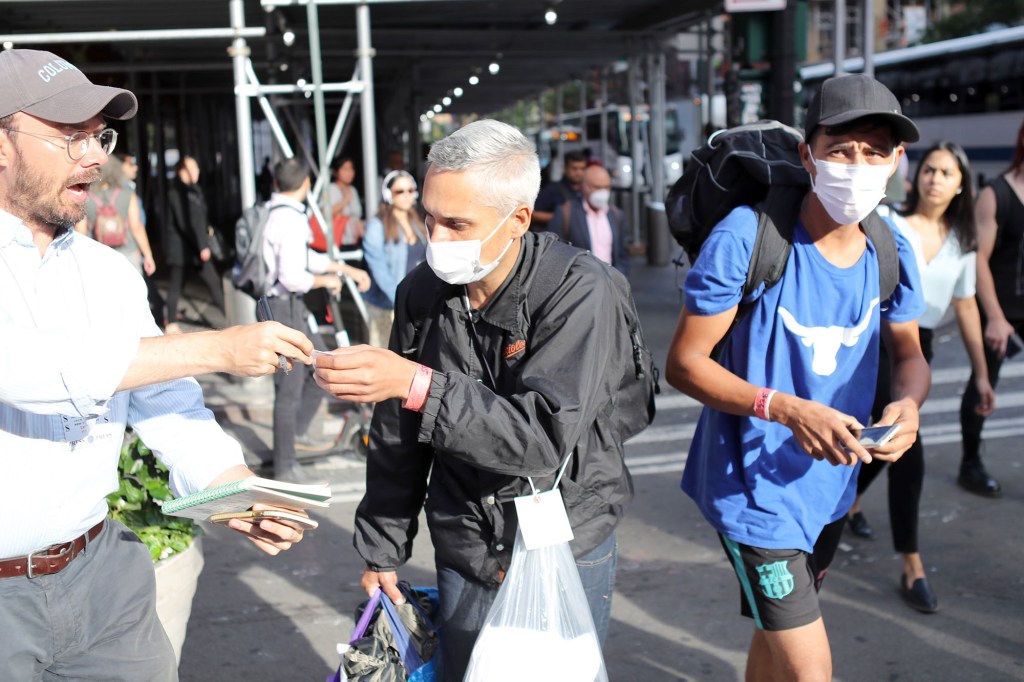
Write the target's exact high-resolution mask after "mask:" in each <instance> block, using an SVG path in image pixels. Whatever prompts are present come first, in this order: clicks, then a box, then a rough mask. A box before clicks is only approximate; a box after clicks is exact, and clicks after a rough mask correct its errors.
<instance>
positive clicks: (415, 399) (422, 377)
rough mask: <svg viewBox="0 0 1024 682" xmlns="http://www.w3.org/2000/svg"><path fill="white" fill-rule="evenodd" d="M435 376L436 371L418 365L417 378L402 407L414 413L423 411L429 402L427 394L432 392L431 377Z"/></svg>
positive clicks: (414, 378)
mask: <svg viewBox="0 0 1024 682" xmlns="http://www.w3.org/2000/svg"><path fill="white" fill-rule="evenodd" d="M433 375H434V370H432V369H430V368H429V367H427V366H426V365H418V366H417V367H416V376H414V377H413V378H412V384H411V385H410V386H409V396H408V397H407V398H406V399H405V402H403V403H402V407H404V408H405V409H407V410H412V411H413V412H419V411H420V410H422V409H423V405H424V403H426V402H427V394H428V393H429V392H430V377H432V376H433Z"/></svg>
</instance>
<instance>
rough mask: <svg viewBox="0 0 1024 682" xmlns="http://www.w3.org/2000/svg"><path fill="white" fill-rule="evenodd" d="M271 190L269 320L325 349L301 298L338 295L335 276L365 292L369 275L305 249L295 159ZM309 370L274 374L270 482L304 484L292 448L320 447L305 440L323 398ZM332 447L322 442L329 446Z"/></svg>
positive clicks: (277, 174)
mask: <svg viewBox="0 0 1024 682" xmlns="http://www.w3.org/2000/svg"><path fill="white" fill-rule="evenodd" d="M274 184H275V185H276V186H277V191H276V192H274V193H273V194H272V195H271V196H270V201H269V202H268V203H267V206H268V207H269V208H270V218H269V219H268V220H267V225H266V228H265V231H264V237H263V239H264V243H263V257H264V258H265V259H266V261H267V281H268V282H274V285H273V286H272V287H271V288H270V291H269V292H268V294H267V298H268V302H269V303H270V310H271V312H272V313H273V314H274V319H275V320H277V321H278V322H280V323H282V324H285V325H287V326H289V327H291V328H292V329H297V330H299V331H300V332H302V333H303V334H305V335H306V336H308V337H309V338H311V339H313V345H314V346H315V347H316V348H317V349H318V350H323V351H326V350H327V346H326V345H325V344H324V342H323V339H321V338H320V335H319V334H314V333H313V331H312V329H311V328H310V325H309V317H310V312H309V309H308V308H307V307H306V302H305V300H304V299H303V296H304V295H305V294H306V293H307V292H308V291H309V290H310V289H319V288H324V289H328V290H330V292H331V295H334V296H336V295H337V294H338V292H339V291H340V290H341V278H340V277H339V275H340V274H346V275H348V276H349V277H352V279H354V280H355V281H356V284H357V285H358V287H359V289H360V291H366V290H367V289H369V288H370V276H369V275H368V274H367V273H366V272H365V271H363V270H359V269H357V268H353V267H351V266H348V265H345V264H344V263H342V262H341V261H333V260H331V259H330V257H328V256H327V255H326V254H323V253H318V252H316V251H314V250H312V249H310V248H309V246H308V242H309V238H310V231H309V219H308V218H307V217H306V205H305V201H306V196H307V195H308V194H309V187H310V181H309V171H308V170H307V169H306V167H305V166H303V165H302V163H300V162H299V161H298V160H297V159H294V158H293V159H285V160H284V161H281V162H279V163H278V164H277V165H276V166H274ZM325 397H326V396H325V394H324V392H323V391H321V390H320V389H319V388H318V387H317V385H316V381H315V380H314V378H313V371H312V369H311V368H306V367H302V368H298V370H297V371H295V372H290V373H285V372H281V373H278V374H275V375H274V477H275V478H278V479H280V480H287V481H297V482H301V481H303V480H304V479H305V476H304V475H303V473H302V470H301V468H300V467H299V464H298V460H297V458H296V456H295V448H296V444H298V445H299V446H300V447H303V448H305V449H317V448H318V447H321V445H320V444H318V443H316V442H315V439H312V438H310V436H308V435H307V431H308V430H309V426H310V424H311V423H312V422H313V418H314V417H315V416H316V412H317V409H318V408H319V407H320V403H321V402H322V401H323V399H324V398H325ZM332 444H333V443H327V444H326V446H327V447H329V446H330V445H332Z"/></svg>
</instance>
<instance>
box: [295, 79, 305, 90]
mask: <svg viewBox="0 0 1024 682" xmlns="http://www.w3.org/2000/svg"><path fill="white" fill-rule="evenodd" d="M295 84H296V85H298V86H299V87H300V88H304V87H306V79H305V78H300V79H299V80H297V81H295Z"/></svg>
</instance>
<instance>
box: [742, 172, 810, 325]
mask: <svg viewBox="0 0 1024 682" xmlns="http://www.w3.org/2000/svg"><path fill="white" fill-rule="evenodd" d="M806 193H807V190H806V188H804V187H788V186H787V187H777V188H774V189H773V190H772V191H771V192H769V194H768V198H767V199H765V200H764V201H762V202H761V203H760V204H758V205H757V206H755V207H754V210H755V212H756V213H757V236H756V237H755V238H754V251H753V253H751V254H750V265H749V266H748V267H747V281H746V283H745V284H744V285H743V297H744V298H746V297H747V296H749V295H750V294H752V293H754V292H755V291H756V290H757V288H758V286H760V285H761V284H764V288H765V289H768V288H771V287H773V286H775V285H776V284H778V282H779V280H780V279H782V275H783V273H785V272H786V263H787V262H788V261H789V253H790V251H791V250H792V249H793V227H794V226H795V225H796V221H797V218H798V217H799V215H800V204H801V202H802V201H803V198H804V195H805V194H806ZM751 303H752V302H751ZM749 305H750V303H747V304H746V306H747V307H748V308H749ZM743 308H744V304H741V311H742V312H744V313H745V312H746V311H745V310H743ZM737 317H739V315H737Z"/></svg>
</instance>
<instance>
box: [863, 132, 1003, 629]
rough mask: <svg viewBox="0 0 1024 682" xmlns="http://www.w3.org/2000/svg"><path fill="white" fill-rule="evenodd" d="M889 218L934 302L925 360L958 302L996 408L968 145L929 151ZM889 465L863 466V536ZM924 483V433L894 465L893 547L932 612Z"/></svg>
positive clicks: (904, 586)
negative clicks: (873, 490) (922, 524)
mask: <svg viewBox="0 0 1024 682" xmlns="http://www.w3.org/2000/svg"><path fill="white" fill-rule="evenodd" d="M880 212H881V209H880ZM889 219H890V221H891V222H892V223H893V224H894V225H895V226H896V229H898V230H899V231H900V232H902V233H903V235H904V236H905V237H906V238H907V241H909V242H910V244H911V246H912V247H913V249H914V254H915V256H916V257H917V268H918V270H919V271H920V273H921V289H922V291H923V293H924V298H925V303H926V305H927V308H926V310H925V313H924V315H922V316H921V318H920V319H919V320H918V325H919V329H920V334H921V350H922V351H923V352H924V356H925V359H927V360H928V362H929V363H930V362H931V360H932V338H933V336H934V329H935V327H936V326H937V325H938V324H939V321H940V320H941V319H942V317H943V315H945V314H946V310H948V309H949V307H950V305H951V304H952V306H953V312H954V313H955V314H956V320H957V324H958V325H959V327H960V336H961V338H962V339H963V342H964V346H965V348H966V349H967V355H968V356H969V357H970V360H971V367H972V368H973V370H974V373H973V375H972V376H973V379H972V384H971V385H972V386H973V387H974V390H975V391H976V393H977V395H978V396H979V401H978V405H977V410H978V414H986V415H987V414H989V413H991V412H992V408H993V405H994V400H995V398H994V393H993V390H992V386H991V385H990V383H989V374H988V370H987V367H986V364H985V351H984V348H983V346H984V343H983V338H982V331H981V330H982V326H981V318H980V315H979V313H978V303H977V301H976V300H975V297H974V294H975V260H976V258H975V254H974V250H975V249H976V248H977V231H976V230H975V224H974V200H973V192H972V190H971V171H970V166H969V164H968V162H967V155H966V154H965V153H964V150H963V149H962V148H961V147H960V146H959V145H957V144H955V143H953V142H939V143H938V144H936V145H934V146H933V147H931V148H930V149H928V150H927V151H926V152H925V153H924V156H922V157H921V163H920V165H918V167H917V172H916V173H915V175H914V182H913V185H912V186H911V188H910V194H909V196H908V197H907V204H906V210H905V212H904V214H903V215H899V214H897V213H892V214H890V216H889ZM881 355H882V357H880V358H879V377H878V389H877V391H876V397H875V407H874V409H873V413H872V419H874V420H877V419H878V418H879V417H881V412H882V409H883V408H884V407H885V405H886V403H888V402H889V393H890V377H889V362H888V359H887V358H886V354H885V346H884V345H883V346H882V350H881ZM885 465H886V462H883V461H882V460H878V459H876V460H874V461H872V462H871V463H870V464H864V465H861V469H860V474H859V478H858V480H857V499H856V500H854V502H853V506H852V507H851V508H850V512H849V514H848V517H847V518H848V521H849V523H850V528H851V530H852V531H853V532H854V534H856V535H859V536H861V537H872V536H873V535H874V531H873V530H872V529H871V526H870V525H869V524H868V522H867V520H866V519H865V518H864V514H863V513H862V512H861V511H860V496H861V495H863V494H864V491H865V490H867V488H868V486H869V485H870V484H871V481H873V480H874V479H875V477H876V476H877V475H878V474H879V473H880V472H881V470H882V469H883V468H885ZM923 481H924V446H923V445H922V443H921V436H920V434H919V435H918V438H917V442H915V443H914V445H913V446H911V448H910V449H909V450H907V452H906V453H905V454H904V455H903V457H902V458H900V459H899V460H898V461H896V462H893V463H892V464H890V465H889V522H890V524H891V526H892V537H893V545H894V546H895V548H896V551H897V552H900V553H901V554H902V555H903V572H902V574H901V576H900V588H901V589H900V592H901V594H902V595H903V598H904V600H905V601H906V602H907V604H909V605H910V606H911V607H913V608H915V609H917V610H918V611H922V612H925V613H931V612H934V611H935V610H936V609H937V608H938V600H937V599H936V597H935V593H934V592H932V589H931V586H930V585H929V583H928V579H927V577H926V576H925V571H924V564H923V563H922V561H921V554H920V552H919V551H918V546H917V545H918V543H917V521H918V507H919V503H920V499H921V485H922V483H923Z"/></svg>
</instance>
